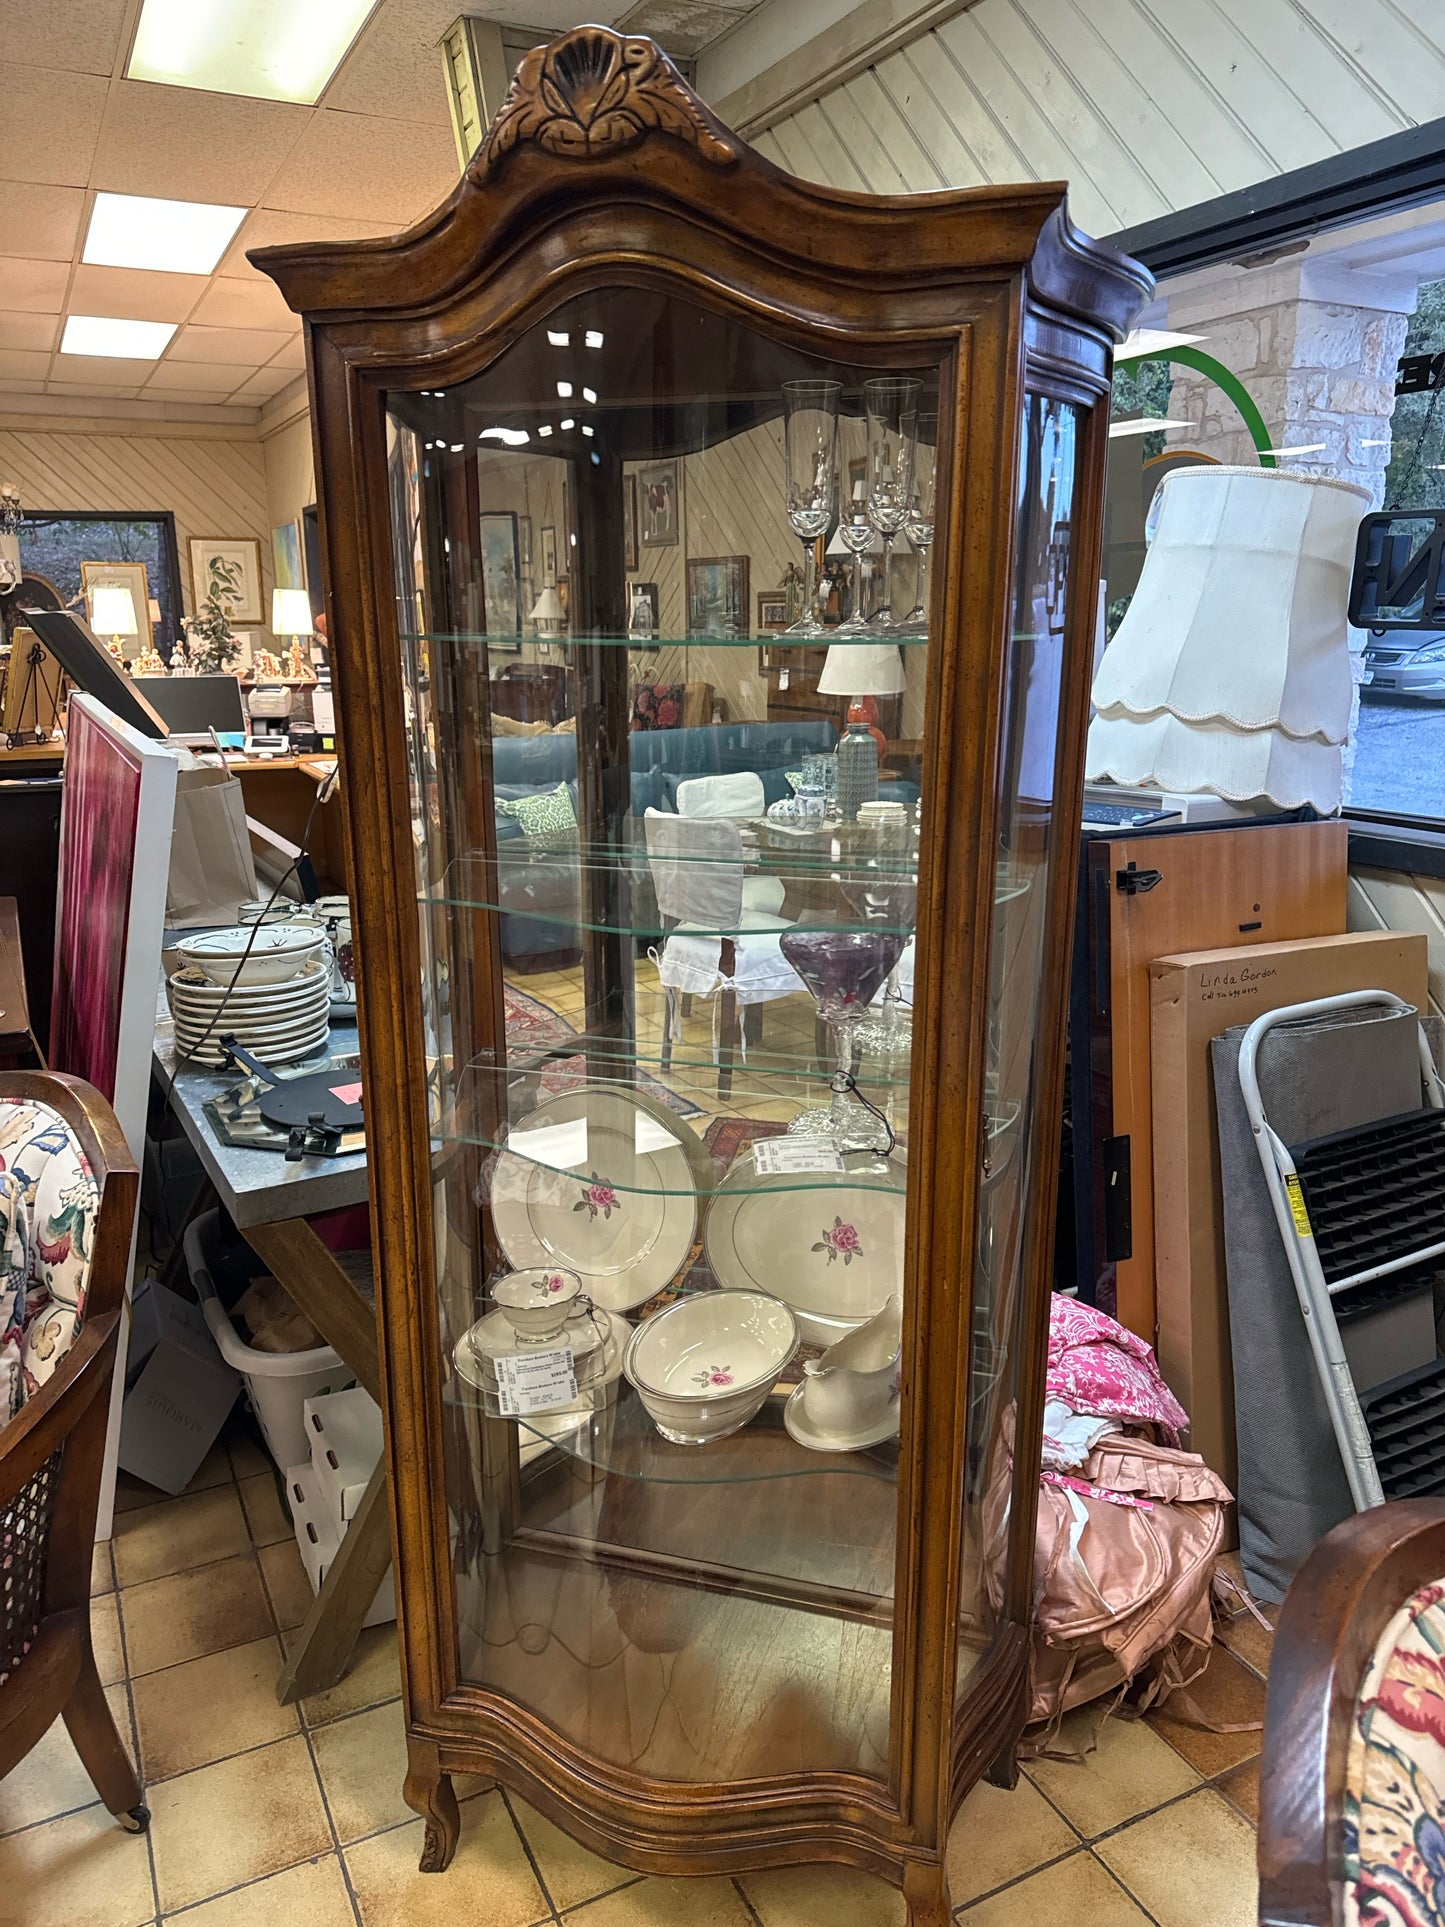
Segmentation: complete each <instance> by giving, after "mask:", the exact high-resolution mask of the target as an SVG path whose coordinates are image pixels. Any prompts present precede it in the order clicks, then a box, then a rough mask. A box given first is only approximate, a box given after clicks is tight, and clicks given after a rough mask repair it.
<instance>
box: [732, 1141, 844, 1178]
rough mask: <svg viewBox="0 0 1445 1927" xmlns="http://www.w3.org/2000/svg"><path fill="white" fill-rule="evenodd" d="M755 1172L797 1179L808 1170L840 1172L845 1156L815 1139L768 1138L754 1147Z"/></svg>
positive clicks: (774, 1176)
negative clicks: (795, 1177) (796, 1177)
mask: <svg viewBox="0 0 1445 1927" xmlns="http://www.w3.org/2000/svg"><path fill="white" fill-rule="evenodd" d="M753 1169H754V1170H755V1171H756V1172H757V1174H758V1176H759V1177H763V1178H776V1177H784V1176H797V1175H799V1174H801V1173H802V1172H805V1171H841V1170H842V1169H843V1155H842V1153H841V1152H840V1151H837V1150H835V1149H834V1148H833V1146H832V1145H831V1144H824V1143H820V1142H819V1141H818V1140H817V1139H816V1138H805V1137H765V1138H760V1139H759V1140H758V1142H757V1143H756V1144H755V1145H754V1146H753Z"/></svg>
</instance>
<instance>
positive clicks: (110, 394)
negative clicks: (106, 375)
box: [45, 381, 140, 401]
mask: <svg viewBox="0 0 1445 1927" xmlns="http://www.w3.org/2000/svg"><path fill="white" fill-rule="evenodd" d="M45 392H46V394H47V395H75V396H79V397H81V398H85V399H91V400H95V401H134V400H135V399H136V397H137V396H138V395H139V394H140V390H139V388H122V387H121V386H120V385H119V384H118V383H117V382H88V381H48V382H46V384H45Z"/></svg>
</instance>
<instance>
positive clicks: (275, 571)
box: [271, 522, 306, 589]
mask: <svg viewBox="0 0 1445 1927" xmlns="http://www.w3.org/2000/svg"><path fill="white" fill-rule="evenodd" d="M271 573H272V575H273V576H274V578H275V583H276V587H277V588H278V589H304V588H305V587H306V554H305V549H304V546H303V544H302V540H301V524H300V523H299V522H283V523H282V524H281V526H280V528H276V529H272V531H271Z"/></svg>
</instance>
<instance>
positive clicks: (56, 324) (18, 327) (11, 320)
mask: <svg viewBox="0 0 1445 1927" xmlns="http://www.w3.org/2000/svg"><path fill="white" fill-rule="evenodd" d="M59 339H60V316H59V315H58V314H6V313H3V312H0V348H41V349H46V350H49V349H51V348H53V347H54V346H55V344H56V342H57V341H58V340H59Z"/></svg>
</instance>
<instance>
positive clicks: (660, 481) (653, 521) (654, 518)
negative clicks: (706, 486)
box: [638, 462, 679, 549]
mask: <svg viewBox="0 0 1445 1927" xmlns="http://www.w3.org/2000/svg"><path fill="white" fill-rule="evenodd" d="M638 480H639V482H640V484H641V492H642V546H643V548H645V549H671V548H675V547H676V546H677V539H678V523H679V513H678V502H677V463H676V462H656V463H654V464H653V465H652V467H650V468H644V469H643V470H642V473H641V475H640V476H639V477H638Z"/></svg>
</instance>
